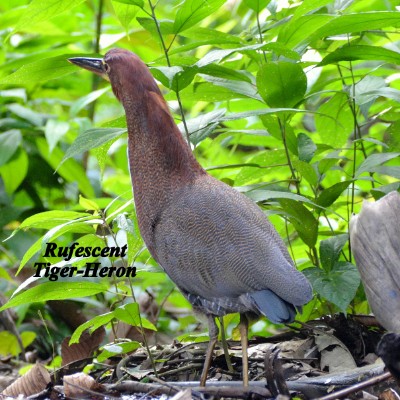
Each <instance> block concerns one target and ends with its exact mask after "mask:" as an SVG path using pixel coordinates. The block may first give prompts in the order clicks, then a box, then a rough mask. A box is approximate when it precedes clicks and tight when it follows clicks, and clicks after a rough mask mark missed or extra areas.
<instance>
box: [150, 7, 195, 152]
mask: <svg viewBox="0 0 400 400" xmlns="http://www.w3.org/2000/svg"><path fill="white" fill-rule="evenodd" d="M148 2H149V6H150V9H151V16H152V18H153V21H154V24H155V25H156V29H157V33H158V36H159V38H160V41H161V46H162V48H163V51H164V55H165V59H166V60H167V65H168V67H171V61H170V59H169V54H168V51H169V48H170V47H171V45H172V42H171V44H170V45H169V47H168V48H167V46H166V45H165V42H164V38H163V36H162V33H161V28H160V24H159V23H158V20H157V17H156V12H155V8H156V5H157V4H155V5H153V3H152V2H151V0H148ZM175 37H176V36H175ZM175 37H174V38H173V40H175ZM175 94H176V99H177V101H178V104H179V111H180V113H181V117H182V122H183V126H184V128H185V134H186V140H187V142H188V144H189V147H190V135H189V129H188V127H187V124H186V119H185V113H184V112H183V106H182V101H181V98H180V95H179V90H176V91H175Z"/></svg>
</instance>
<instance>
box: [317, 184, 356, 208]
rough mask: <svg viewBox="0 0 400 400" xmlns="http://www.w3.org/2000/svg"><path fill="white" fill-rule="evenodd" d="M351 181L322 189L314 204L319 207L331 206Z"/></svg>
mask: <svg viewBox="0 0 400 400" xmlns="http://www.w3.org/2000/svg"><path fill="white" fill-rule="evenodd" d="M351 182H352V181H343V182H338V183H335V184H334V185H332V186H330V187H328V188H326V189H324V190H323V191H322V192H321V194H320V195H319V196H318V197H317V200H316V203H317V204H318V205H319V206H321V207H324V208H326V207H329V206H331V205H332V204H333V203H334V202H335V201H336V200H337V199H338V198H339V196H340V195H341V194H342V193H343V192H344V191H345V190H346V189H347V188H348V187H349V185H350V184H351Z"/></svg>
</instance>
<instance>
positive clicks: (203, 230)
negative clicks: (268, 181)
mask: <svg viewBox="0 0 400 400" xmlns="http://www.w3.org/2000/svg"><path fill="white" fill-rule="evenodd" d="M154 240H155V248H156V249H157V254H156V256H157V259H158V261H159V263H160V265H161V266H162V267H163V268H164V269H165V271H166V272H167V274H168V275H169V276H170V277H171V279H172V280H173V281H174V282H175V283H176V284H177V286H178V287H179V288H180V289H181V290H183V291H185V292H187V293H190V294H192V295H198V296H200V297H202V298H204V299H209V300H212V299H215V298H224V297H225V298H237V297H239V296H241V295H244V294H252V293H256V292H260V291H264V290H269V291H272V292H273V293H275V294H276V295H278V296H279V297H280V298H282V299H283V300H284V301H285V302H287V303H290V304H293V305H295V306H301V305H303V304H305V303H306V302H307V301H309V300H310V299H311V287H310V284H309V283H308V281H307V280H306V278H305V277H304V275H303V274H301V273H300V272H298V271H297V270H296V269H295V267H294V266H293V263H292V261H291V258H290V256H289V254H288V252H287V250H286V247H285V245H284V243H283V242H282V239H281V238H280V237H279V235H278V233H277V232H276V230H275V228H274V227H273V226H272V224H271V223H270V222H269V221H268V220H267V218H266V217H265V215H264V214H263V212H262V211H261V210H260V209H259V207H258V206H257V205H256V204H255V203H253V202H252V201H251V200H249V199H248V198H246V197H245V196H243V195H242V194H240V193H238V192H237V191H236V190H234V189H232V188H230V187H229V186H227V185H225V184H223V183H221V182H219V181H217V180H215V179H213V178H212V177H210V176H204V177H202V178H201V179H199V180H197V181H196V184H195V185H191V186H188V187H186V188H185V189H184V190H182V192H181V193H180V194H179V196H177V198H175V199H174V201H173V202H172V203H171V204H170V205H169V207H167V208H166V209H165V210H164V211H163V213H162V215H161V216H160V218H159V220H158V224H157V226H156V228H155V232H154ZM265 293H269V292H268V291H267V292H265ZM257 296H258V298H257V300H258V301H257V303H262V299H261V298H260V295H257ZM257 296H256V297H257Z"/></svg>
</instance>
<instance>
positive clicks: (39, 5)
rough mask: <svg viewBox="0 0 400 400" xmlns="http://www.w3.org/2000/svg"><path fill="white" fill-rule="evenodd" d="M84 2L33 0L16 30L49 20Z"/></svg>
mask: <svg viewBox="0 0 400 400" xmlns="http://www.w3.org/2000/svg"><path fill="white" fill-rule="evenodd" d="M83 2H84V0H32V1H31V2H30V4H29V6H28V7H27V8H26V10H25V13H24V15H23V16H22V17H21V19H20V20H19V21H18V23H17V26H16V27H15V29H14V31H20V30H22V29H23V28H25V27H27V26H32V25H34V24H37V23H39V22H41V21H47V20H49V19H50V18H53V17H55V16H56V15H59V14H62V13H64V12H66V11H70V10H71V9H73V8H74V7H76V6H78V5H79V4H81V3H83Z"/></svg>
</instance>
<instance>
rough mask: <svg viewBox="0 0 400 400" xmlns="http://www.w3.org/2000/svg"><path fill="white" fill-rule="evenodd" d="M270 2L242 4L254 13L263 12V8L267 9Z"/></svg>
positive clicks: (251, 0)
mask: <svg viewBox="0 0 400 400" xmlns="http://www.w3.org/2000/svg"><path fill="white" fill-rule="evenodd" d="M270 2H271V0H244V4H246V6H247V7H249V8H251V9H252V10H254V11H255V12H256V13H259V12H260V11H262V10H264V8H265V7H267V5H268V4H269V3H270Z"/></svg>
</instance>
